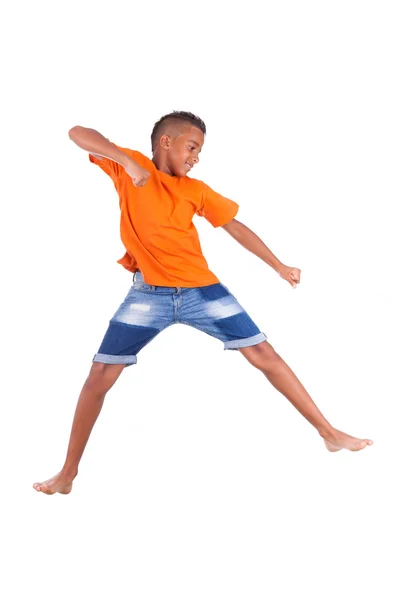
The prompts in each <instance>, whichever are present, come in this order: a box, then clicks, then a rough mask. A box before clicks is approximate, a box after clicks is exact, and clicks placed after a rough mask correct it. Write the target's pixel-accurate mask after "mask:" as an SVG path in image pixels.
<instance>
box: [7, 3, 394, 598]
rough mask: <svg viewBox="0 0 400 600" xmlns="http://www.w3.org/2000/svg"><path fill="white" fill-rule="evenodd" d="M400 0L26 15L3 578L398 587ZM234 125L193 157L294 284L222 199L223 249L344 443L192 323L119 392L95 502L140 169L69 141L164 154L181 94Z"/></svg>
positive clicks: (11, 150)
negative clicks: (73, 467)
mask: <svg viewBox="0 0 400 600" xmlns="http://www.w3.org/2000/svg"><path fill="white" fill-rule="evenodd" d="M396 4H397V3H396V2H385V1H380V2H371V1H363V2H361V1H360V2H356V1H352V0H346V1H336V2H321V1H304V2H293V1H292V2H289V1H284V0H283V1H280V2H266V3H261V2H260V3H258V2H255V1H248V2H246V3H240V4H239V3H231V2H229V3H228V2H213V3H210V4H208V3H204V2H198V3H188V2H177V1H175V0H171V1H169V2H160V3H148V4H146V3H143V2H142V3H135V2H114V3H110V2H107V3H102V2H84V1H82V2H79V3H71V2H68V3H64V4H63V5H62V6H61V5H60V4H59V3H54V2H52V3H50V2H40V1H39V2H32V3H28V2H22V3H19V4H18V5H14V8H12V9H10V8H9V7H8V9H7V13H6V14H4V17H5V18H4V19H2V21H3V22H2V35H1V39H2V46H3V48H2V56H3V59H4V63H5V64H4V68H3V80H2V83H3V86H4V87H3V94H2V106H3V108H2V112H1V121H2V122H1V138H2V144H1V146H2V148H1V153H2V158H1V164H2V178H1V197H2V202H1V206H2V212H3V211H4V214H3V216H2V218H1V243H2V253H1V255H2V292H1V298H2V317H3V320H2V321H3V325H2V344H1V346H2V347H1V350H2V361H1V365H2V372H3V375H2V403H1V411H2V418H1V428H2V432H1V445H2V483H1V487H2V493H1V496H2V500H1V503H2V506H3V508H2V511H1V515H2V520H3V524H2V533H1V538H2V542H1V543H2V545H3V550H4V558H3V560H2V570H3V574H2V577H1V586H2V588H3V589H2V592H3V593H2V595H4V598H7V600H14V599H18V600H19V599H25V598H28V597H29V598H34V599H36V598H40V599H41V600H47V599H50V598H54V597H58V598H60V599H66V598H74V599H75V600H83V599H85V600H86V599H88V598H89V599H91V598H118V600H125V599H131V598H132V599H133V598H135V599H137V600H153V599H157V600H160V599H165V598H173V599H174V600H188V599H190V600H198V599H199V600H203V599H205V598H207V600H222V599H229V600H233V599H234V600H236V599H237V600H239V599H240V600H248V599H251V600H261V599H265V598H271V599H273V600H286V599H288V600H289V599H290V600H292V599H293V598H308V599H309V600H314V599H315V600H316V599H320V598H324V599H325V600H330V599H333V598H337V597H340V598H344V599H350V598H353V597H354V595H356V596H357V597H359V598H363V599H364V600H369V599H372V598H384V599H385V600H392V599H398V598H399V594H400V585H399V580H398V575H396V572H395V569H398V565H399V553H398V539H399V534H400V527H399V516H398V508H399V500H400V497H399V493H398V491H397V489H398V488H397V481H396V480H398V472H399V447H398V422H399V416H400V411H399V384H398V374H399V358H400V356H399V342H398V340H399V333H400V327H399V317H398V298H399V291H400V290H399V241H398V223H399V221H398V218H397V219H396V218H395V214H397V210H398V202H399V175H398V164H399V134H400V127H399V124H400V123H399V121H400V120H399V106H400V97H399V95H400V94H399V60H398V57H399V52H400V48H399V37H398V30H399V19H398V17H397V14H396V12H395V9H396V8H397V6H396ZM173 109H176V110H189V111H192V112H194V113H196V114H198V115H199V116H200V117H201V118H202V119H203V120H204V121H205V122H206V125H207V128H208V134H207V137H206V144H205V146H204V149H203V152H202V156H201V163H200V165H199V166H197V167H196V169H195V172H194V173H193V176H194V177H196V178H199V179H203V180H204V181H206V182H207V183H208V184H209V185H210V186H212V187H213V188H214V189H216V190H217V191H218V192H220V193H222V194H224V195H226V196H228V197H230V198H232V199H234V200H236V201H237V202H239V204H240V211H239V214H238V219H239V220H241V221H242V222H244V223H245V224H246V225H248V226H249V227H250V228H252V229H253V230H254V231H255V232H256V233H257V234H258V235H259V236H260V237H261V238H262V239H263V240H264V241H265V243H266V244H267V245H268V246H269V247H270V248H271V250H272V251H273V252H274V253H275V254H276V255H277V256H278V257H279V258H280V260H282V261H283V262H284V263H286V264H288V265H290V266H295V267H298V268H300V269H302V282H301V285H300V286H299V287H298V288H297V289H296V290H293V289H292V288H291V287H290V285H289V284H288V283H287V282H285V281H283V280H282V279H280V278H279V276H278V275H277V274H276V273H275V272H274V271H273V270H272V269H270V268H269V267H268V266H267V265H265V264H264V263H262V261H260V260H259V259H257V258H256V257H254V256H253V255H251V254H250V253H248V252H247V251H246V250H244V249H243V248H242V247H241V246H239V245H238V244H237V243H236V242H235V241H234V240H233V239H232V238H230V237H229V235H228V234H226V232H224V231H223V230H222V229H219V230H218V229H216V230H214V229H213V228H212V226H211V225H209V224H208V223H207V222H206V221H205V220H202V219H200V218H197V217H196V221H195V224H196V226H197V227H198V230H199V232H200V236H201V240H202V246H203V250H204V254H205V256H206V258H207V259H208V262H209V265H210V268H211V269H212V270H213V271H214V272H215V273H216V274H217V275H218V277H219V278H220V279H221V280H222V281H223V283H225V285H227V286H228V287H229V288H230V289H231V291H232V292H233V293H234V294H235V295H236V297H237V298H238V300H239V301H240V303H241V304H242V305H244V307H245V308H246V310H247V311H248V312H249V314H250V315H251V316H252V318H253V319H254V320H255V321H256V322H257V324H258V325H259V327H260V329H261V330H262V331H264V332H265V333H266V334H267V336H268V339H269V341H270V343H271V344H272V345H273V346H274V347H275V349H276V350H277V351H278V352H279V353H280V354H281V355H282V357H283V358H284V359H285V360H286V361H287V362H288V364H289V365H290V366H291V367H292V369H293V370H294V371H295V372H296V374H297V375H298V377H299V378H300V379H301V381H302V382H303V383H304V385H305V386H306V388H307V389H308V391H309V392H310V393H311V395H312V396H313V398H314V399H315V401H316V402H317V404H318V406H319V407H320V409H321V410H322V411H323V413H324V414H325V416H326V417H327V418H328V420H329V421H330V422H331V423H332V424H333V425H334V426H335V427H338V428H339V429H342V430H344V431H346V432H347V433H350V434H352V435H356V436H367V437H371V438H372V439H373V440H374V441H375V444H374V446H372V447H370V448H367V449H366V450H364V451H363V452H360V453H350V452H347V451H343V452H340V453H337V454H330V453H328V452H327V451H326V449H325V447H324V445H323V442H322V440H321V439H320V438H319V436H318V434H317V433H316V432H315V431H314V430H313V428H312V427H311V426H310V425H309V424H308V423H307V422H306V421H305V420H304V419H303V418H302V417H301V416H300V414H299V413H297V412H296V410H295V409H294V408H293V407H292V406H291V405H290V403H289V402H288V401H287V400H286V399H284V398H283V397H282V396H280V394H279V393H278V392H276V391H275V390H274V389H273V388H272V387H271V386H270V384H269V383H268V382H267V380H266V379H265V378H264V377H263V375H262V374H261V373H260V372H257V371H256V370H254V369H253V367H251V366H250V365H249V364H248V363H247V362H246V361H245V359H244V358H243V357H242V356H241V355H240V353H237V352H228V351H227V352H224V351H223V346H222V344H221V343H220V342H218V341H216V340H214V339H213V338H210V337H208V336H206V335H204V334H202V333H200V332H198V331H196V330H194V329H190V328H188V327H185V326H175V327H172V328H170V329H168V330H167V331H165V332H164V333H163V334H162V335H160V336H159V337H158V338H157V339H156V340H155V341H154V342H152V344H150V345H149V346H148V347H146V348H145V349H144V350H143V351H142V352H141V353H140V355H139V360H138V364H137V365H136V366H133V367H129V369H126V371H125V372H124V373H123V374H122V377H121V379H120V380H119V381H118V382H117V384H116V385H115V387H114V388H113V389H112V390H111V392H110V393H109V395H108V397H107V399H106V402H105V406H104V409H103V412H102V414H101V416H100V418H99V421H98V423H97V424H96V427H95V429H94V431H93V434H92V437H91V439H90V441H89V444H88V447H87V450H86V453H85V455H84V457H83V460H82V463H81V468H80V473H79V476H78V478H77V479H76V481H75V485H74V489H73V491H72V493H71V494H70V495H69V496H60V495H57V496H53V497H47V496H44V495H43V494H38V493H36V492H35V491H34V490H33V489H32V487H31V485H32V483H33V482H34V481H41V480H43V479H47V478H49V477H50V476H52V475H54V474H55V473H57V472H58V471H59V469H60V468H61V466H62V464H63V461H64V456H65V450H66V446H67V442H68V438H69V431H70V425H71V421H72V416H73V412H74V408H75V404H76V400H77V397H78V395H79V392H80V389H81V387H82V384H83V382H84V380H85V378H86V376H87V373H88V371H89V369H90V365H91V359H92V356H93V354H94V353H95V352H96V351H97V349H98V346H99V344H100V342H101V339H102V337H103V334H104V332H105V329H106V327H107V325H108V320H109V318H110V317H111V315H112V314H113V312H114V311H115V310H116V308H117V307H118V306H119V304H120V302H121V301H122V299H123V298H124V296H125V294H126V293H127V290H128V288H129V286H130V285H131V276H130V274H129V273H128V271H125V270H124V269H123V268H122V267H121V266H120V265H118V264H117V263H116V260H117V259H118V258H120V257H121V256H122V255H123V254H124V250H123V247H122V244H121V242H120V239H119V213H118V199H117V195H116V192H115V190H114V187H113V184H112V181H111V180H110V179H109V178H107V176H106V175H105V174H104V173H103V172H102V171H101V170H100V169H99V168H98V167H96V166H95V165H91V164H90V163H89V160H88V157H87V154H86V153H85V152H83V151H82V150H80V149H79V148H78V147H77V146H76V145H74V144H73V142H71V141H70V140H69V138H68V130H69V129H70V128H71V127H73V126H74V125H83V126H86V127H93V128H95V129H97V130H98V131H100V132H101V133H103V134H104V135H105V136H106V137H108V138H110V139H111V140H112V141H114V142H115V143H117V144H118V145H121V146H127V147H131V148H134V149H138V150H141V151H142V152H144V153H147V154H148V155H149V153H150V133H151V129H152V127H153V124H154V122H155V121H157V120H158V119H159V118H160V117H161V115H163V114H165V113H167V112H170V111H171V110H173Z"/></svg>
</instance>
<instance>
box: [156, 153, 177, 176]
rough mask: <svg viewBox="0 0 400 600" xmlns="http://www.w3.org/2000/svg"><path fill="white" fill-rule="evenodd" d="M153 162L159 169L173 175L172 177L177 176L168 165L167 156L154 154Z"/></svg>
mask: <svg viewBox="0 0 400 600" xmlns="http://www.w3.org/2000/svg"><path fill="white" fill-rule="evenodd" d="M152 161H153V163H154V164H155V166H156V167H157V169H158V171H161V172H162V173H166V174H167V175H171V177H175V173H172V171H171V169H170V168H169V167H168V165H167V163H166V160H165V158H163V157H161V156H156V155H154V156H153V158H152Z"/></svg>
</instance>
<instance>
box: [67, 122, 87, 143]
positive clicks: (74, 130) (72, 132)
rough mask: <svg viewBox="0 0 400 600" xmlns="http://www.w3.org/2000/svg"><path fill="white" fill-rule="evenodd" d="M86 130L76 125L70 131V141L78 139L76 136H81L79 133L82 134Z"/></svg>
mask: <svg viewBox="0 0 400 600" xmlns="http://www.w3.org/2000/svg"><path fill="white" fill-rule="evenodd" d="M84 129H85V128H84V127H81V126H80V125H75V127H72V129H70V130H69V131H68V136H69V139H70V140H72V141H74V140H75V139H76V136H77V135H79V133H80V132H82V131H83V130H84Z"/></svg>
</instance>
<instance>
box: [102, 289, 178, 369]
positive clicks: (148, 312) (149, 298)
mask: <svg viewBox="0 0 400 600" xmlns="http://www.w3.org/2000/svg"><path fill="white" fill-rule="evenodd" d="M173 318H174V310H173V301H172V297H171V296H167V295H163V294H158V293H156V292H155V291H154V288H153V287H152V286H148V285H147V284H142V283H140V284H136V283H134V284H133V285H132V287H131V288H130V290H129V292H128V294H127V296H126V298H125V299H124V301H123V302H122V304H121V305H120V307H119V308H118V310H117V311H116V312H115V314H114V315H113V317H112V318H111V320H110V324H109V327H108V329H107V331H106V333H105V336H104V338H103V341H102V343H101V345H100V348H99V350H98V352H97V354H96V355H95V357H94V359H93V360H94V361H95V362H103V363H108V364H135V363H136V355H137V353H138V352H140V350H141V349H142V348H144V346H146V345H147V344H148V343H149V342H150V341H151V340H153V339H154V338H155V337H156V335H158V334H159V333H160V331H162V330H163V329H165V328H166V327H168V326H169V325H171V324H172V323H173Z"/></svg>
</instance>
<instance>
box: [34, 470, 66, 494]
mask: <svg viewBox="0 0 400 600" xmlns="http://www.w3.org/2000/svg"><path fill="white" fill-rule="evenodd" d="M74 478H75V476H67V475H65V474H63V472H61V473H59V474H58V475H55V476H54V477H52V478H51V479H48V480H47V481H43V483H34V484H33V487H34V489H35V490H36V491H37V492H43V494H47V495H48V496H51V495H52V494H56V493H57V492H58V493H59V494H69V493H70V491H71V490H72V482H73V480H74Z"/></svg>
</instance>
